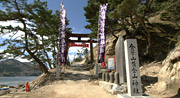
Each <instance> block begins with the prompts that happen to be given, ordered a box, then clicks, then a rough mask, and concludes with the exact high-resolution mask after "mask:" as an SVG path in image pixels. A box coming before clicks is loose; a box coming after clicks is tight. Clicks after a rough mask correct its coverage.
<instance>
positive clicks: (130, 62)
mask: <svg viewBox="0 0 180 98" xmlns="http://www.w3.org/2000/svg"><path fill="white" fill-rule="evenodd" d="M124 49H125V60H126V73H127V87H128V95H129V96H142V88H141V76H140V71H139V56H138V47H137V41H136V39H127V40H126V41H125V42H124Z"/></svg>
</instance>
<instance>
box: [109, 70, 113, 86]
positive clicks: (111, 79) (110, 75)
mask: <svg viewBox="0 0 180 98" xmlns="http://www.w3.org/2000/svg"><path fill="white" fill-rule="evenodd" d="M109 82H110V83H114V72H111V73H109Z"/></svg>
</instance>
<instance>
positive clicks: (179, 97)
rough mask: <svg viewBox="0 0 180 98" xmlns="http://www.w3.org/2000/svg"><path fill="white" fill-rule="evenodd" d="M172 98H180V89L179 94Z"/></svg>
mask: <svg viewBox="0 0 180 98" xmlns="http://www.w3.org/2000/svg"><path fill="white" fill-rule="evenodd" d="M171 98H180V88H179V89H178V92H177V94H176V95H175V96H173V97H171Z"/></svg>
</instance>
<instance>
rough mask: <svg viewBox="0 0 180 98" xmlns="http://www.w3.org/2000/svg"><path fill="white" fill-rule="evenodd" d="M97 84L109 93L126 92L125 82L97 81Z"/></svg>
mask: <svg viewBox="0 0 180 98" xmlns="http://www.w3.org/2000/svg"><path fill="white" fill-rule="evenodd" d="M99 85H100V86H101V87H102V88H104V89H105V90H106V91H107V92H109V93H111V94H119V93H127V86H126V85H125V84H123V85H117V84H114V83H109V82H105V81H99Z"/></svg>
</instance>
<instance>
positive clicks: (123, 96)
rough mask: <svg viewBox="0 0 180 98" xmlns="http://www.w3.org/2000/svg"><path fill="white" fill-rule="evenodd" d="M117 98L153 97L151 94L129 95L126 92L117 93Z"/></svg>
mask: <svg viewBox="0 0 180 98" xmlns="http://www.w3.org/2000/svg"><path fill="white" fill-rule="evenodd" d="M118 98H154V97H151V96H147V95H143V96H129V95H128V94H118Z"/></svg>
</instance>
